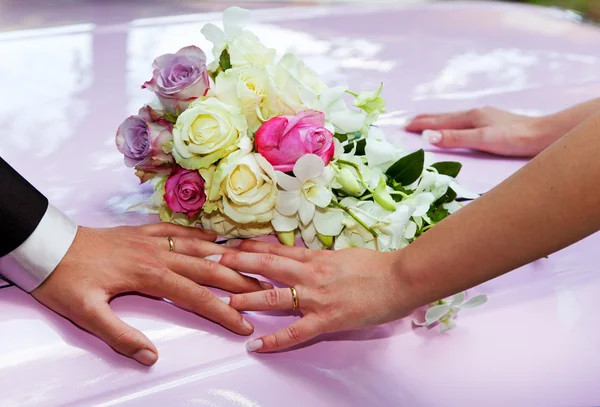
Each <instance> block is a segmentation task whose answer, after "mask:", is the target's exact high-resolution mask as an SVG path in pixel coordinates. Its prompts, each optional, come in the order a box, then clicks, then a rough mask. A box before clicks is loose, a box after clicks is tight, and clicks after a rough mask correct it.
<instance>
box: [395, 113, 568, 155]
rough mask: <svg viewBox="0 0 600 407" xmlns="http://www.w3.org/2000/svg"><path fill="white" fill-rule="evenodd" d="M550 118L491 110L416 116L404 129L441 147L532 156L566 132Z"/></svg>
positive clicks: (566, 130)
mask: <svg viewBox="0 0 600 407" xmlns="http://www.w3.org/2000/svg"><path fill="white" fill-rule="evenodd" d="M560 124H561V123H558V122H557V121H556V120H555V119H554V118H553V117H551V116H546V117H528V116H521V115H517V114H512V113H509V112H505V111H503V110H500V109H496V108H493V107H484V108H482V109H473V110H469V111H467V112H459V113H447V114H422V115H419V116H416V117H415V118H414V119H413V120H412V121H411V122H410V123H409V124H408V125H407V126H406V127H405V130H406V131H409V132H415V133H421V132H422V133H423V138H424V139H425V140H426V141H427V142H429V143H431V144H433V145H435V146H438V147H441V148H469V149H474V150H480V151H484V152H487V153H492V154H498V155H505V156H513V157H533V156H535V155H537V154H538V153H540V152H541V151H543V150H544V149H545V148H546V147H548V146H549V145H550V144H552V143H553V142H554V141H556V140H558V139H559V138H560V137H561V136H563V135H564V134H565V133H567V132H568V131H569V130H570V128H567V129H565V128H564V127H565V126H564V125H563V126H561V125H560Z"/></svg>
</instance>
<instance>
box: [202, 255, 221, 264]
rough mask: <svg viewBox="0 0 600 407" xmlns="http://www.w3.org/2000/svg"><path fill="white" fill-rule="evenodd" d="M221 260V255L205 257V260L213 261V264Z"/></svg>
mask: <svg viewBox="0 0 600 407" xmlns="http://www.w3.org/2000/svg"><path fill="white" fill-rule="evenodd" d="M222 258H223V255H222V254H213V255H210V256H206V257H205V259H206V260H210V261H214V262H215V263H218V262H220V261H221V259H222Z"/></svg>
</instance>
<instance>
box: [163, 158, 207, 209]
mask: <svg viewBox="0 0 600 407" xmlns="http://www.w3.org/2000/svg"><path fill="white" fill-rule="evenodd" d="M165 202H166V203H167V205H168V206H169V208H171V210H172V211H173V212H179V213H184V214H186V215H187V216H188V217H189V218H193V217H194V216H196V215H197V214H198V212H200V210H201V209H202V206H204V202H206V193H205V192H204V179H203V178H202V176H201V175H200V173H199V172H198V171H192V170H186V169H184V168H181V167H179V166H176V167H175V168H173V172H172V173H171V176H170V177H169V179H168V180H167V182H166V184H165Z"/></svg>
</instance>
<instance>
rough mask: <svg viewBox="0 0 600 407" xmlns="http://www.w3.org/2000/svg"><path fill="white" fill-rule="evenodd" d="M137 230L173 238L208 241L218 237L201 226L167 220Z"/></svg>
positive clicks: (146, 233) (148, 234) (150, 234)
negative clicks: (194, 226)
mask: <svg viewBox="0 0 600 407" xmlns="http://www.w3.org/2000/svg"><path fill="white" fill-rule="evenodd" d="M137 230H138V231H139V230H141V231H142V233H144V234H145V235H147V236H161V237H165V238H166V237H167V236H170V237H172V238H175V237H187V238H194V239H202V240H208V241H215V240H216V239H217V234H216V233H214V232H211V231H207V230H203V229H199V228H189V227H185V226H179V225H174V224H172V223H167V222H162V223H154V224H150V225H144V226H141V227H140V228H139V229H137Z"/></svg>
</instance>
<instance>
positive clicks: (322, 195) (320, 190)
mask: <svg viewBox="0 0 600 407" xmlns="http://www.w3.org/2000/svg"><path fill="white" fill-rule="evenodd" d="M305 197H306V199H308V200H309V201H310V202H311V203H312V204H314V205H315V206H318V207H319V208H326V207H327V206H328V205H329V204H330V203H331V199H333V193H332V192H331V190H330V189H329V188H325V187H322V186H320V185H315V186H314V187H312V188H310V189H309V190H307V191H306V192H305Z"/></svg>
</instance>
